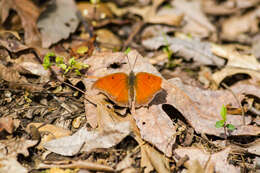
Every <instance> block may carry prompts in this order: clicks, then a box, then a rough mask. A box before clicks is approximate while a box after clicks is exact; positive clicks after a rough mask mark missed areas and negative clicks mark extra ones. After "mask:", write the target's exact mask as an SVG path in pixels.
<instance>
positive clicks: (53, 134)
mask: <svg viewBox="0 0 260 173" xmlns="http://www.w3.org/2000/svg"><path fill="white" fill-rule="evenodd" d="M31 126H35V127H36V128H38V131H39V132H40V133H42V134H45V135H43V136H42V139H41V143H40V144H39V145H38V146H37V147H38V148H40V149H41V148H42V146H43V144H44V143H46V142H48V141H50V140H53V139H58V138H61V137H65V136H69V135H71V131H70V130H66V129H64V128H61V127H57V126H55V125H52V124H43V123H30V124H28V125H27V127H26V131H27V132H29V131H30V127H31Z"/></svg>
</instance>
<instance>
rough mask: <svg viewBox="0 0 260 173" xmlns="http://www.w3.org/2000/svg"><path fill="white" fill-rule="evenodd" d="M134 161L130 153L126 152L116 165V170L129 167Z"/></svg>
mask: <svg viewBox="0 0 260 173" xmlns="http://www.w3.org/2000/svg"><path fill="white" fill-rule="evenodd" d="M134 162H135V161H134V159H133V158H131V157H130V154H128V155H127V156H126V157H125V158H124V159H123V160H121V161H120V162H119V163H118V164H117V165H116V171H122V170H124V169H127V168H130V167H131V166H132V165H133V164H134Z"/></svg>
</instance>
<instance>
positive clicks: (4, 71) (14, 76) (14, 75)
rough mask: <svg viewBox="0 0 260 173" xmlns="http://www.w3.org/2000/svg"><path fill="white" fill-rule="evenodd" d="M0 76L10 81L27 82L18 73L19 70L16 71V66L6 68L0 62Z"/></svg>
mask: <svg viewBox="0 0 260 173" xmlns="http://www.w3.org/2000/svg"><path fill="white" fill-rule="evenodd" d="M0 78H1V79H3V80H5V81H8V82H11V83H18V84H19V83H20V84H27V83H28V82H27V79H26V78H25V77H24V76H21V75H20V74H19V72H18V71H17V67H10V68H8V67H6V66H4V65H3V64H0Z"/></svg>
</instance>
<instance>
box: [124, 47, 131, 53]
mask: <svg viewBox="0 0 260 173" xmlns="http://www.w3.org/2000/svg"><path fill="white" fill-rule="evenodd" d="M130 51H131V48H130V47H128V48H127V49H126V50H125V51H124V53H125V54H126V55H127V54H128V53H129V52H130Z"/></svg>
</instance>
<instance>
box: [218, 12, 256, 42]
mask: <svg viewBox="0 0 260 173" xmlns="http://www.w3.org/2000/svg"><path fill="white" fill-rule="evenodd" d="M259 15H260V8H259V7H258V8H256V9H254V10H253V11H250V12H248V13H246V14H244V15H242V16H231V17H230V18H228V19H226V20H224V21H223V23H222V26H221V28H222V32H221V38H222V39H225V40H229V41H234V40H237V41H240V42H249V41H250V38H249V37H248V33H250V34H255V33H257V32H258V31H259V28H258V23H259Z"/></svg>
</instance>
